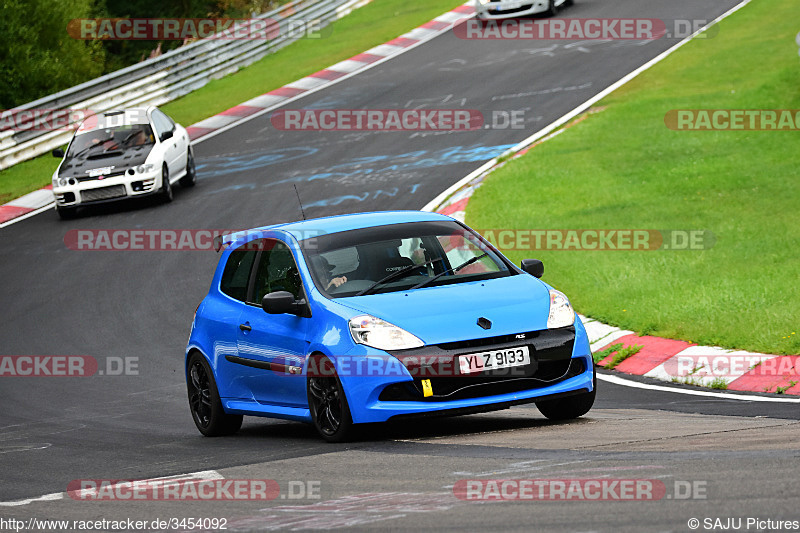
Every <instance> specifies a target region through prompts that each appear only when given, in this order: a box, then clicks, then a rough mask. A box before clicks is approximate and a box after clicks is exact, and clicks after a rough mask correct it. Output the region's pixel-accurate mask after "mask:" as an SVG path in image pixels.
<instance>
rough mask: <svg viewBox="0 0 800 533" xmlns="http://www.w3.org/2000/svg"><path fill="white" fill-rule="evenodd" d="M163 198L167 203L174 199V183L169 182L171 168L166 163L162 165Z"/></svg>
mask: <svg viewBox="0 0 800 533" xmlns="http://www.w3.org/2000/svg"><path fill="white" fill-rule="evenodd" d="M161 199H162V200H164V203H167V204H168V203H170V202H171V201H172V184H171V183H170V182H169V169H168V168H167V164H166V163H164V165H163V166H162V167H161Z"/></svg>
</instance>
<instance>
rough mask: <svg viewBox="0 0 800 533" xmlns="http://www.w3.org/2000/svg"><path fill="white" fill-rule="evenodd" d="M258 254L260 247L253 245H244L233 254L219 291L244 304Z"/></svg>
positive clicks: (226, 267)
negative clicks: (251, 272)
mask: <svg viewBox="0 0 800 533" xmlns="http://www.w3.org/2000/svg"><path fill="white" fill-rule="evenodd" d="M257 252H258V247H257V246H252V243H247V244H244V245H242V246H240V247H239V248H237V249H236V250H234V251H232V252H231V255H229V256H228V262H227V263H226V264H225V270H223V271H222V280H221V281H220V283H219V289H220V290H221V291H222V292H223V293H225V294H227V295H228V296H230V297H231V298H235V299H237V300H239V301H242V302H244V301H245V300H246V299H247V286H248V282H249V281H250V271H251V270H252V267H253V261H254V260H255V258H256V253H257Z"/></svg>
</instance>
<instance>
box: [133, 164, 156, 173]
mask: <svg viewBox="0 0 800 533" xmlns="http://www.w3.org/2000/svg"><path fill="white" fill-rule="evenodd" d="M153 166H154V165H153V164H152V163H148V164H146V165H139V166H138V167H136V172H137V173H139V174H144V173H145V172H150V171H151V170H153Z"/></svg>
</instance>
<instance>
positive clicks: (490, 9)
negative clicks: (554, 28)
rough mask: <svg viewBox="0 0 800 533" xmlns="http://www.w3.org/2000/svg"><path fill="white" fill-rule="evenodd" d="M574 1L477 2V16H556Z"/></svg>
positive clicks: (483, 0) (509, 0)
mask: <svg viewBox="0 0 800 533" xmlns="http://www.w3.org/2000/svg"><path fill="white" fill-rule="evenodd" d="M572 3H573V0H475V14H476V16H477V17H478V18H479V19H481V20H488V19H507V18H515V17H524V16H526V15H536V14H538V13H544V14H545V15H547V16H550V17H552V16H554V15H555V14H556V13H557V12H558V9H559V8H561V7H566V6H569V5H572Z"/></svg>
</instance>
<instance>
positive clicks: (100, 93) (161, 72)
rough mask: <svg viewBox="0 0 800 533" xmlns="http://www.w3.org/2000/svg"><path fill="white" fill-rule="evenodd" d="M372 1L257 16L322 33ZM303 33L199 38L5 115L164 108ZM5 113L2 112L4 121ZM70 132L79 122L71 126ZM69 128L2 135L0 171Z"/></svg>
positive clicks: (58, 140)
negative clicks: (267, 37) (310, 26)
mask: <svg viewBox="0 0 800 533" xmlns="http://www.w3.org/2000/svg"><path fill="white" fill-rule="evenodd" d="M370 1H371V0H294V1H293V2H289V3H288V4H285V5H283V6H281V7H280V8H278V9H275V10H273V11H270V12H268V13H264V14H262V15H259V16H258V17H256V18H258V19H262V20H264V19H270V20H272V21H276V22H278V23H279V24H280V25H282V26H283V27H286V26H287V25H289V26H291V25H298V23H300V22H301V21H304V22H305V23H306V24H308V23H311V22H313V23H314V25H315V27H319V28H322V27H324V26H326V25H327V24H329V23H330V22H332V21H334V20H337V19H339V18H341V17H343V16H345V15H347V14H348V13H350V11H352V10H353V9H355V8H357V7H361V6H363V5H365V4H367V3H369V2H370ZM298 33H302V32H284V31H281V32H280V33H279V35H277V36H276V37H275V38H274V39H271V40H261V39H249V40H248V39H227V40H225V39H214V38H213V37H212V38H208V39H202V40H199V41H195V42H193V43H191V44H188V45H186V46H182V47H180V48H177V49H175V50H171V51H169V52H167V53H165V54H163V55H161V56H159V57H156V58H153V59H147V60H145V61H142V62H140V63H137V64H135V65H132V66H130V67H127V68H124V69H120V70H118V71H115V72H112V73H110V74H106V75H105V76H101V77H99V78H96V79H94V80H91V81H88V82H85V83H82V84H80V85H76V86H75V87H71V88H69V89H66V90H64V91H61V92H58V93H56V94H52V95H50V96H46V97H44V98H40V99H38V100H35V101H33V102H29V103H27V104H25V105H23V106H19V107H17V108H14V109H12V110H10V111H9V113H10V114H11V115H16V114H18V113H19V112H21V111H33V110H67V109H78V110H91V111H92V112H94V113H102V112H104V111H108V110H110V109H115V108H120V107H131V106H144V105H162V104H164V103H167V102H170V101H172V100H175V99H176V98H179V97H181V96H183V95H185V94H188V93H190V92H192V91H194V90H196V89H199V88H200V87H202V86H204V85H206V84H207V83H208V82H210V81H211V80H213V79H218V78H221V77H223V76H225V75H227V74H230V73H232V72H235V71H236V70H238V69H240V68H242V67H246V66H247V65H250V64H251V63H254V62H255V61H258V60H259V59H261V58H262V57H264V56H265V55H267V54H269V53H271V52H274V51H276V50H278V49H280V48H282V47H283V46H286V45H288V44H290V43H292V42H294V41H296V40H298V39H299V38H300V37H301V35H298ZM5 114H6V113H4V116H5ZM71 126H72V128H74V127H77V123H75V122H72V123H71ZM72 134H73V129H68V128H62V129H60V130H56V131H42V130H34V129H23V130H22V131H19V130H18V129H3V130H0V170H2V169H5V168H8V167H10V166H12V165H15V164H17V163H19V162H21V161H25V160H27V159H31V158H33V157H36V156H38V155H41V154H44V153H47V152H49V151H50V150H52V149H54V148H57V147H59V146H61V145H63V144H65V143H67V142H69V140H70V138H71V137H72Z"/></svg>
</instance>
